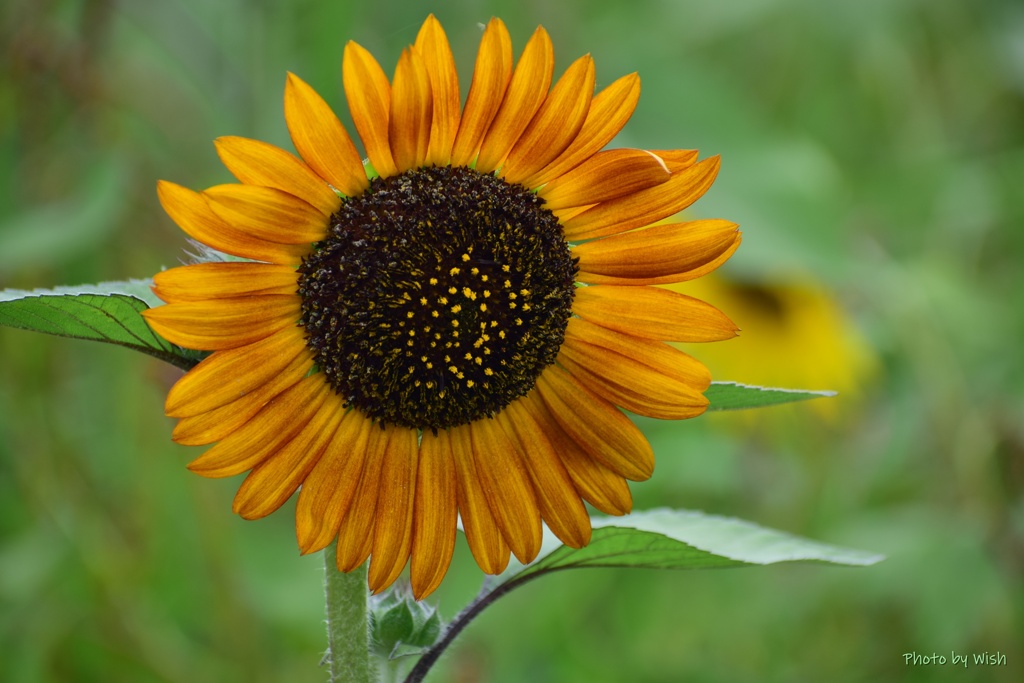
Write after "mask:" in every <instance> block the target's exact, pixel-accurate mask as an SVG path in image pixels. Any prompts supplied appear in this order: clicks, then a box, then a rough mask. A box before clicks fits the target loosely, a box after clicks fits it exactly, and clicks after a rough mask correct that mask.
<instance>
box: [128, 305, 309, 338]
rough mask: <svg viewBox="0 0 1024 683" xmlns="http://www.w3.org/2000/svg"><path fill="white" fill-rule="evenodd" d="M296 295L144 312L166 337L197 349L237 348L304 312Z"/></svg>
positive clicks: (272, 330) (266, 334)
mask: <svg viewBox="0 0 1024 683" xmlns="http://www.w3.org/2000/svg"><path fill="white" fill-rule="evenodd" d="M301 302H302V300H301V299H300V298H299V297H298V296H296V295H282V294H268V295H265V296H246V297H237V298H232V299H210V300H209V301H185V302H183V303H178V304H167V305H166V306H158V307H157V308H150V309H147V310H145V311H143V312H142V317H144V318H145V319H146V322H147V323H149V326H150V327H152V328H153V329H154V330H156V332H157V334H159V335H160V336H161V337H163V338H164V339H166V340H167V341H169V342H171V343H173V344H177V345H178V346H184V347H185V348H186V349H195V350H197V351H220V350H221V349H234V348H237V347H239V346H245V345H246V344H252V343H253V342H257V341H259V340H260V339H266V338H267V337H269V336H270V335H272V334H274V333H275V332H277V331H278V330H281V329H284V328H285V327H286V326H288V325H294V324H295V323H297V322H298V320H299V317H300V316H301V315H302V309H301Z"/></svg>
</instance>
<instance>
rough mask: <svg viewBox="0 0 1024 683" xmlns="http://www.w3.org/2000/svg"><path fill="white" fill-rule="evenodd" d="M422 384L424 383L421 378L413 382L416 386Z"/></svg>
mask: <svg viewBox="0 0 1024 683" xmlns="http://www.w3.org/2000/svg"><path fill="white" fill-rule="evenodd" d="M420 384H422V382H420V381H419V380H416V381H415V382H413V383H412V385H413V386H414V387H418V386H419V385H420Z"/></svg>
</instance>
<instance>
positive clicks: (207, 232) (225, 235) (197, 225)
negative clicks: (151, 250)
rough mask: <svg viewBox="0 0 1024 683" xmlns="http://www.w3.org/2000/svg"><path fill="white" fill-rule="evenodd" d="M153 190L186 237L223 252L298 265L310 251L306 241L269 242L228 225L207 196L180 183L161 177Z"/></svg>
mask: <svg viewBox="0 0 1024 683" xmlns="http://www.w3.org/2000/svg"><path fill="white" fill-rule="evenodd" d="M156 190H157V195H158V196H159V197H160V204H161V205H162V206H163V207H164V211H166V212H167V215H168V216H170V217H171V218H172V219H173V220H174V222H175V223H177V224H178V226H179V227H180V228H181V229H182V230H184V231H185V232H186V233H188V235H189V237H191V238H193V239H195V240H198V241H200V242H202V243H203V244H205V245H208V246H210V247H213V248H214V249H217V250H219V251H222V252H224V253H226V254H232V255H234V256H241V257H242V258H248V259H255V260H257V261H269V262H270V263H281V264H291V265H297V264H299V263H301V262H302V257H303V256H304V255H305V254H307V253H308V252H309V245H308V244H280V243H277V242H269V241H267V240H263V239H259V238H257V237H255V236H253V235H251V234H249V233H247V232H245V231H244V230H240V229H239V228H236V227H234V226H232V225H229V224H228V223H226V222H225V221H224V220H222V219H221V218H220V217H219V216H218V215H217V214H216V213H214V212H213V209H212V208H210V205H209V203H208V202H207V200H206V197H204V196H203V195H201V194H199V193H198V192H193V191H192V190H189V189H188V188H185V187H182V186H181V185H175V184H174V183H170V182H167V181H166V180H161V181H160V182H159V183H157V188H156Z"/></svg>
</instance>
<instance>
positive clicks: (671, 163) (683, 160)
mask: <svg viewBox="0 0 1024 683" xmlns="http://www.w3.org/2000/svg"><path fill="white" fill-rule="evenodd" d="M651 154H657V155H658V156H659V157H661V159H663V160H664V161H665V165H666V166H668V170H670V171H672V172H673V173H678V172H679V171H685V170H686V169H688V168H690V167H691V166H693V165H694V164H695V163H697V156H698V154H697V150H695V149H652V150H651Z"/></svg>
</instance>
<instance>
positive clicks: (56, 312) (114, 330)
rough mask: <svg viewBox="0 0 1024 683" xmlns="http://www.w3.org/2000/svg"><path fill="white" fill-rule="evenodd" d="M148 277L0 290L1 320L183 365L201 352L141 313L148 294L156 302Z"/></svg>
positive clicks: (191, 364) (195, 360)
mask: <svg viewBox="0 0 1024 683" xmlns="http://www.w3.org/2000/svg"><path fill="white" fill-rule="evenodd" d="M149 284H150V283H149V282H148V281H146V280H130V281H127V282H105V283H101V284H98V285H83V286H79V287H58V288H56V289H49V290H43V289H37V290H32V291H23V290H15V289H5V290H2V291H0V325H3V326H7V327H16V328H19V329H23V330H32V331H35V332H44V333H46V334H53V335H57V336H61V337H71V338H73V339H90V340H93V341H101V342H106V343H108V344H117V345H119V346H124V347H127V348H130V349H134V350H136V351H141V352H143V353H147V354H149V355H151V356H155V357H156V358H159V359H160V360H163V361H166V362H168V363H171V364H172V365H176V366H177V367H180V368H182V369H184V370H189V369H191V368H192V367H194V366H195V365H196V364H197V363H198V362H199V361H200V360H201V359H202V357H203V355H204V354H203V353H201V352H197V351H192V350H189V349H183V348H181V347H179V346H176V345H174V344H171V343H170V342H168V341H167V340H165V339H163V338H162V337H160V336H159V335H158V334H157V333H156V332H154V331H153V330H152V329H150V327H149V325H147V324H146V320H145V318H143V317H142V311H144V310H146V309H147V308H149V305H148V304H147V300H148V301H150V302H154V303H155V302H158V301H159V300H158V299H156V298H155V297H154V296H153V294H152V293H151V292H150V291H149Z"/></svg>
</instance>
